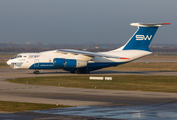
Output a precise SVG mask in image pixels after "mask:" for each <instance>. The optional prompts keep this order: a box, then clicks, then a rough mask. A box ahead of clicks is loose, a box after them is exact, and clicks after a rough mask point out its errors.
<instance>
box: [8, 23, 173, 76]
mask: <svg viewBox="0 0 177 120" xmlns="http://www.w3.org/2000/svg"><path fill="white" fill-rule="evenodd" d="M170 24H171V23H148V24H144V23H131V24H130V25H131V26H137V27H138V29H137V31H136V32H135V33H134V34H133V36H132V37H131V38H130V39H129V40H128V42H127V43H126V44H125V45H123V46H122V47H120V48H118V49H115V50H111V51H108V52H97V53H94V52H87V51H80V50H71V49H57V50H51V51H45V52H39V53H20V54H18V55H16V56H15V57H13V58H11V59H9V60H8V61H7V64H8V65H10V67H11V68H13V69H33V70H34V72H33V73H34V74H39V70H43V69H63V70H65V71H70V73H78V74H79V73H85V74H88V73H90V71H94V70H98V69H101V68H105V67H111V66H117V65H121V64H125V63H128V62H131V61H133V60H136V59H138V58H141V57H143V56H146V55H149V54H151V53H152V52H151V51H150V50H149V44H150V43H151V41H152V39H153V37H154V35H155V33H156V31H157V29H158V27H160V26H162V25H170Z"/></svg>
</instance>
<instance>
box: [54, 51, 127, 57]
mask: <svg viewBox="0 0 177 120" xmlns="http://www.w3.org/2000/svg"><path fill="white" fill-rule="evenodd" d="M57 52H61V53H71V54H75V55H79V54H82V55H85V56H89V57H95V56H98V57H106V58H116V59H129V58H122V57H118V56H113V55H107V54H102V53H93V52H88V51H81V50H71V49H59V50H57Z"/></svg>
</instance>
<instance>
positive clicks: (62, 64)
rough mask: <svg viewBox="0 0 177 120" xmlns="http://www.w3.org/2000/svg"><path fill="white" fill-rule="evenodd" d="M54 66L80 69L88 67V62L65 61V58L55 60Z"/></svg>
mask: <svg viewBox="0 0 177 120" xmlns="http://www.w3.org/2000/svg"><path fill="white" fill-rule="evenodd" d="M53 64H54V66H56V67H59V68H80V67H86V66H87V62H86V61H83V60H76V59H64V58H54V60H53Z"/></svg>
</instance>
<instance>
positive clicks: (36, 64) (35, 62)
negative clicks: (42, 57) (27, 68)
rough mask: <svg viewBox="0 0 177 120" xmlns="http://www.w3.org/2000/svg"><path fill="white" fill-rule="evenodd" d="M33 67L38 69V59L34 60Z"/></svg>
mask: <svg viewBox="0 0 177 120" xmlns="http://www.w3.org/2000/svg"><path fill="white" fill-rule="evenodd" d="M34 67H39V59H34Z"/></svg>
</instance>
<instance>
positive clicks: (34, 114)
mask: <svg viewBox="0 0 177 120" xmlns="http://www.w3.org/2000/svg"><path fill="white" fill-rule="evenodd" d="M97 74H100V75H105V74H107V75H108V76H110V75H127V74H129V75H174V76H177V72H148V71H147V72H144V71H102V70H100V71H95V72H91V74H90V75H97ZM62 75H73V74H70V73H68V72H64V71H61V72H59V71H54V70H52V71H42V73H41V74H39V75H35V76H34V74H32V70H13V69H11V68H0V100H4V101H18V102H32V103H47V104H56V102H58V103H59V104H65V105H73V106H77V107H73V108H63V109H53V110H42V111H30V112H18V113H0V119H18V118H19V117H21V116H25V119H27V120H28V119H49V118H51V119H64V118H65V119H67V120H68V119H75V118H77V119H110V118H112V119H130V118H131V119H141V118H143V119H151V118H156V119H166V118H168V119H177V115H176V112H177V110H176V107H177V106H176V105H177V94H176V93H162V92H161V93H160V92H141V91H121V90H100V89H99V90H98V89H82V88H67V87H61V86H56V87H55V86H42V85H30V84H17V83H9V82H7V79H12V78H19V77H36V76H62Z"/></svg>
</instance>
